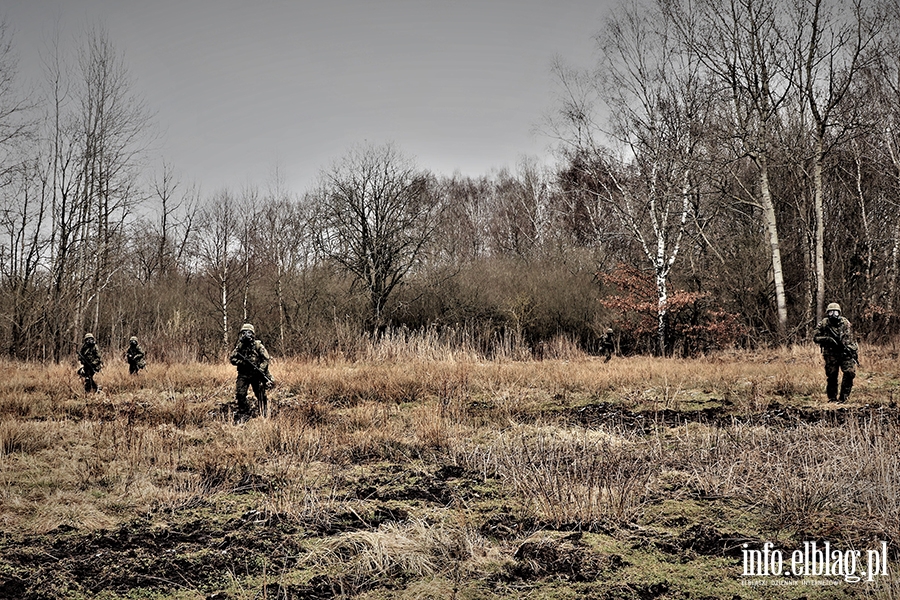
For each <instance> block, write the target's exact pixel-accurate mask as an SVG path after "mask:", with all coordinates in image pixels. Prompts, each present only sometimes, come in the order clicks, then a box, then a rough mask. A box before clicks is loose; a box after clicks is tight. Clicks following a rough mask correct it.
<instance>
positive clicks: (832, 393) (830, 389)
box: [825, 375, 846, 402]
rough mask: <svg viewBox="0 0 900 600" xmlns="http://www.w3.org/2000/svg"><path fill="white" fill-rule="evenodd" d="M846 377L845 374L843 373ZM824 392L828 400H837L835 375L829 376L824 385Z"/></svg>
mask: <svg viewBox="0 0 900 600" xmlns="http://www.w3.org/2000/svg"><path fill="white" fill-rule="evenodd" d="M845 377H846V375H845ZM825 394H826V395H827V396H828V400H829V401H830V402H837V398H838V381H837V376H835V377H829V378H828V384H827V385H826V386H825Z"/></svg>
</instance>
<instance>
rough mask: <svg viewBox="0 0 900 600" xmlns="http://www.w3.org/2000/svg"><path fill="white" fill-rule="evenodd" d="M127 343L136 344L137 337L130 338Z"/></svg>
mask: <svg viewBox="0 0 900 600" xmlns="http://www.w3.org/2000/svg"><path fill="white" fill-rule="evenodd" d="M128 341H129V342H130V343H132V344H137V336H134V335H133V336H131V338H129V340H128Z"/></svg>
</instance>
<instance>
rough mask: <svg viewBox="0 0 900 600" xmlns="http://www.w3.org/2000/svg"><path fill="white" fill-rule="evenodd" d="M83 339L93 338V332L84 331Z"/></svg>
mask: <svg viewBox="0 0 900 600" xmlns="http://www.w3.org/2000/svg"><path fill="white" fill-rule="evenodd" d="M84 339H85V340H92V339H94V334H93V333H86V334H84Z"/></svg>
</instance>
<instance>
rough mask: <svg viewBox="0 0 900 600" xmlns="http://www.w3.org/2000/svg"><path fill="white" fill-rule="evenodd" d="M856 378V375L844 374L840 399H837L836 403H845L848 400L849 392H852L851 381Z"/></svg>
mask: <svg viewBox="0 0 900 600" xmlns="http://www.w3.org/2000/svg"><path fill="white" fill-rule="evenodd" d="M855 377H856V373H844V378H843V379H842V380H841V397H840V398H839V399H838V402H846V401H847V400H849V399H850V392H851V391H852V390H853V379H854V378H855Z"/></svg>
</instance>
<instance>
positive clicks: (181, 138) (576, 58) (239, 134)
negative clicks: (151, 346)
mask: <svg viewBox="0 0 900 600" xmlns="http://www.w3.org/2000/svg"><path fill="white" fill-rule="evenodd" d="M614 4H615V0H435V1H432V0H369V1H363V0H322V1H318V0H316V1H311V0H308V1H299V0H295V1H288V0H253V1H244V0H241V1H239V0H0V16H2V17H3V18H4V19H5V20H6V22H7V25H9V26H11V28H12V30H13V42H14V46H15V49H16V52H17V54H18V55H19V61H20V64H19V66H20V73H19V75H20V77H21V78H22V79H23V80H26V81H28V80H31V81H37V80H38V78H39V77H40V66H39V65H40V60H39V53H40V52H41V51H42V48H43V49H44V50H46V47H47V44H48V42H49V40H51V39H52V38H53V35H54V30H55V29H57V27H59V28H61V30H62V34H63V43H64V45H66V44H68V45H70V46H74V45H75V43H76V40H78V39H79V38H80V39H83V38H84V32H85V31H86V30H87V29H88V28H89V27H91V26H94V25H97V24H100V25H102V26H103V27H104V28H105V29H106V31H107V33H108V35H109V38H110V39H111V41H112V43H113V44H114V46H115V47H116V48H117V49H118V50H119V51H120V52H121V53H122V54H123V55H124V59H125V64H126V65H127V68H128V70H129V73H130V74H131V76H132V78H133V80H134V82H135V92H136V93H138V94H139V95H140V96H142V97H143V98H144V100H145V101H146V103H147V105H148V107H149V108H150V109H151V110H152V111H153V112H154V113H155V117H154V121H155V123H156V124H157V126H158V127H159V129H160V131H161V132H162V137H161V138H160V141H159V142H158V153H157V154H158V156H159V158H157V160H156V161H155V164H156V165H159V164H161V162H162V160H163V158H164V159H165V160H166V161H168V162H170V163H171V164H172V165H173V166H174V167H175V169H176V170H177V171H178V173H179V174H180V177H181V179H182V180H183V181H185V182H196V183H198V184H200V185H201V187H202V189H203V191H204V192H205V193H210V192H212V191H215V190H217V189H221V188H223V187H230V188H235V189H236V188H240V187H241V186H244V185H247V184H255V185H260V186H262V185H265V182H266V180H267V178H269V177H271V173H272V172H273V171H274V167H275V165H276V164H277V165H279V168H280V169H281V170H282V172H283V173H284V175H285V177H286V179H287V183H288V186H289V187H290V188H291V189H292V190H293V191H295V192H303V191H305V190H306V189H309V187H311V186H312V184H313V183H314V182H315V180H316V177H317V175H318V172H319V171H320V170H321V169H322V168H324V167H327V166H329V165H330V164H331V163H332V162H333V161H334V160H335V159H337V158H339V157H340V156H341V155H343V154H344V153H345V152H346V151H347V150H348V149H349V148H351V147H352V146H353V145H355V144H359V143H362V142H371V143H375V144H381V143H385V142H393V143H395V144H396V145H397V147H398V148H399V149H400V151H401V152H402V153H404V154H405V155H407V156H410V157H412V158H414V159H415V160H416V162H417V163H418V164H419V166H421V167H424V168H427V169H430V170H432V171H434V172H436V173H445V174H452V173H453V172H454V171H457V170H458V171H460V172H461V173H463V174H467V175H481V174H486V173H489V172H490V171H491V169H493V168H500V167H504V166H507V167H510V168H514V167H515V164H516V162H517V161H518V159H519V158H520V156H521V155H523V154H525V155H529V156H537V157H539V158H541V159H542V160H544V157H545V156H546V155H547V149H548V148H549V146H550V145H551V144H552V140H550V139H549V138H547V137H545V136H543V135H541V134H539V133H536V132H535V127H536V126H538V125H539V124H540V122H541V119H542V117H543V115H545V114H546V113H547V112H548V111H549V110H550V109H551V107H552V106H553V97H554V91H555V90H554V80H553V77H552V75H551V71H550V67H551V63H552V61H553V59H554V58H555V57H560V58H561V59H562V60H563V61H565V62H566V63H568V64H570V65H572V66H579V67H587V66H589V65H590V64H591V62H592V56H593V52H594V42H593V39H592V36H593V35H594V34H595V33H596V32H597V31H598V30H599V28H600V25H601V23H602V20H603V18H604V16H605V14H606V11H607V10H608V8H607V7H608V6H610V5H614ZM547 160H549V159H547Z"/></svg>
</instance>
